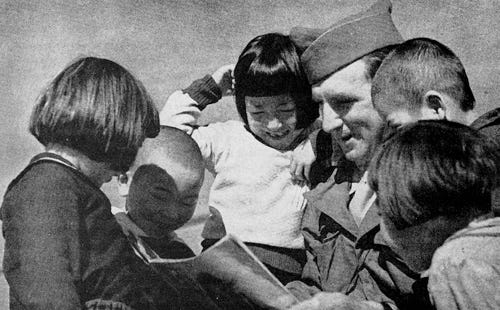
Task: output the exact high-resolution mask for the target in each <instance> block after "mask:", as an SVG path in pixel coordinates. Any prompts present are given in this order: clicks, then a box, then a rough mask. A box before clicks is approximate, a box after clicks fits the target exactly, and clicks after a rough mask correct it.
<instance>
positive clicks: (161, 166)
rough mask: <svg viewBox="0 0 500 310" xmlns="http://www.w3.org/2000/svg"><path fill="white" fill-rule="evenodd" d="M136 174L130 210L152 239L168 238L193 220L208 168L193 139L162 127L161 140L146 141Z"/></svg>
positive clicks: (159, 135) (136, 167)
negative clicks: (174, 231)
mask: <svg viewBox="0 0 500 310" xmlns="http://www.w3.org/2000/svg"><path fill="white" fill-rule="evenodd" d="M133 170H135V173H134V175H133V177H132V182H131V183H130V190H129V193H128V197H127V210H128V212H129V216H130V217H131V218H132V220H133V221H134V222H135V223H136V224H137V225H138V226H139V227H140V228H141V229H142V230H144V231H145V232H146V233H147V234H148V236H150V237H162V236H165V235H166V234H168V233H170V232H172V231H173V230H175V229H177V228H179V227H181V226H182V225H183V224H185V223H186V222H187V221H188V220H189V219H190V218H191V217H192V216H193V212H194V209H195V207H196V202H197V199H198V193H199V190H200V188H201V185H202V182H203V177H204V164H203V158H202V156H201V152H200V149H199V148H198V145H197V144H196V142H194V140H193V139H192V138H191V137H190V136H188V135H187V134H186V133H184V132H183V131H181V130H179V129H176V128H173V127H167V126H162V127H161V128H160V133H159V134H158V136H156V137H155V138H152V139H146V140H145V141H144V144H143V145H142V147H141V149H140V150H139V153H138V155H137V158H136V161H135V164H134V167H133Z"/></svg>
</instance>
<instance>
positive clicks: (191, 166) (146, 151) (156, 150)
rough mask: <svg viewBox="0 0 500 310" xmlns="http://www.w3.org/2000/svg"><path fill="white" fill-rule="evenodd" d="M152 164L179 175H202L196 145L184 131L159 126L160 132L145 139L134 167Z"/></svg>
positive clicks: (201, 158)
mask: <svg viewBox="0 0 500 310" xmlns="http://www.w3.org/2000/svg"><path fill="white" fill-rule="evenodd" d="M146 164H154V165H156V166H158V167H160V168H162V169H165V170H167V171H168V172H169V173H171V174H172V173H173V171H172V169H174V170H178V172H179V174H180V175H185V174H203V172H204V169H205V167H204V161H203V157H202V155H201V152H200V149H199V147H198V144H196V142H195V141H194V140H193V139H192V138H191V137H190V136H189V135H188V134H186V133H185V132H184V131H182V130H180V129H177V128H174V127H170V126H164V125H161V126H160V131H159V133H158V135H157V136H156V137H154V138H153V139H146V140H145V141H144V144H143V146H142V147H141V149H140V150H139V152H138V155H137V159H136V161H135V163H134V166H135V167H137V166H140V165H146Z"/></svg>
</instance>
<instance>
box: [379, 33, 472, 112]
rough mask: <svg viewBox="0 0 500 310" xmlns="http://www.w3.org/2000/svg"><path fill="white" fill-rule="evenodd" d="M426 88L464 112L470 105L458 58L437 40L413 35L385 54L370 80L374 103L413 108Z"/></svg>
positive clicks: (464, 77)
mask: <svg viewBox="0 0 500 310" xmlns="http://www.w3.org/2000/svg"><path fill="white" fill-rule="evenodd" d="M430 90H434V91H437V92H440V93H443V94H446V95H448V96H449V97H450V98H452V99H453V100H454V101H455V102H456V103H457V104H458V105H459V107H460V109H461V110H462V111H464V112H465V111H469V110H472V109H473V108H474V105H475V99H474V95H473V94H472V90H471V88H470V85H469V80H468V78H467V74H466V73H465V69H464V67H463V65H462V63H461V62H460V59H458V57H457V56H456V55H455V54H454V53H453V52H452V51H451V50H450V49H449V48H448V47H447V46H445V45H444V44H442V43H440V42H437V41H435V40H432V39H428V38H416V39H411V40H408V41H406V42H404V43H402V44H401V45H399V46H398V47H396V48H395V49H394V50H393V51H392V52H391V53H390V54H389V55H388V56H387V57H386V59H385V60H384V62H383V63H382V65H381V66H380V68H379V70H378V71H377V73H376V75H375V78H374V80H373V85H372V98H373V102H374V103H375V104H376V105H379V104H386V105H391V106H393V107H398V108H406V109H407V110H409V111H416V110H418V109H420V107H421V106H422V103H423V102H424V101H423V98H424V95H425V94H426V93H427V92H428V91H430Z"/></svg>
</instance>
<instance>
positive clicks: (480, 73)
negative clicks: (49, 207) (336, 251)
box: [0, 0, 500, 308]
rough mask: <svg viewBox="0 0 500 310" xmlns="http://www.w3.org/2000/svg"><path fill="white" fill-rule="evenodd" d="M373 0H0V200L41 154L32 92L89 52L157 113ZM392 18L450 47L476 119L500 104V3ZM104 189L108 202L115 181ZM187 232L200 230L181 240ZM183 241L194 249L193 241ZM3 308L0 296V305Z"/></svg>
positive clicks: (217, 111)
mask: <svg viewBox="0 0 500 310" xmlns="http://www.w3.org/2000/svg"><path fill="white" fill-rule="evenodd" d="M373 2H374V1H373V0H370V1H368V0H366V1H361V0H358V1H353V0H330V1H326V0H275V1H271V0H255V1H244V0H220V1H215V0H214V1H202V0H173V1H172V0H170V1H169V0H166V1H159V0H151V1H145V0H143V1H141V0H103V1H88V0H75V1H69V0H65V1H62V0H45V1H26V0H0V48H1V57H0V72H1V73H2V77H1V78H0V98H1V99H0V100H1V103H0V126H1V128H0V132H1V133H2V134H1V135H0V172H1V174H0V192H1V193H2V196H3V193H4V191H5V189H6V187H7V185H8V183H9V182H10V180H11V179H13V178H14V177H15V176H16V175H17V173H19V171H20V170H21V169H23V168H24V167H25V165H26V164H27V162H28V161H29V160H30V158H31V157H32V156H33V155H34V154H36V153H37V152H39V151H41V150H42V148H41V146H40V145H39V144H38V143H37V141H36V140H35V139H34V138H33V137H32V136H30V135H29V133H28V130H27V128H28V120H29V115H30V113H31V109H32V106H33V104H34V102H35V99H36V97H37V95H38V94H39V92H40V90H41V89H42V88H43V87H44V86H46V85H47V83H48V82H49V81H50V80H51V79H52V78H53V77H55V75H56V74H57V73H58V72H59V71H61V70H62V69H63V68H64V66H65V65H67V64H68V63H69V62H71V61H72V60H74V59H75V58H77V57H79V56H86V55H90V56H97V57H104V58H109V59H111V60H114V61H116V62H118V63H119V64H121V65H123V66H124V67H126V68H127V69H129V70H130V71H131V72H132V73H134V75H135V76H136V77H137V78H139V79H140V80H141V81H142V82H143V83H144V85H145V86H146V88H147V89H148V90H149V92H150V94H151V95H152V97H153V98H154V99H155V101H156V104H157V106H158V108H159V109H160V108H161V107H162V106H163V104H164V102H165V100H166V98H167V96H168V95H169V94H170V93H172V92H173V91H174V90H176V89H179V88H182V87H185V86H187V85H188V84H189V83H190V82H191V81H192V80H193V79H196V78H198V77H201V76H203V75H204V74H207V73H212V72H213V71H214V70H215V69H217V68H218V67H219V66H221V65H224V64H227V63H233V62H235V61H236V59H237V57H238V55H239V53H240V51H241V49H242V48H243V47H244V46H245V45H246V43H247V42H248V41H249V40H250V39H252V38H253V37H255V36H256V35H259V34H262V33H266V32H271V31H278V32H283V33H288V32H289V30H290V28H291V27H293V26H296V25H300V26H306V27H318V28H319V27H326V26H328V25H330V24H332V23H333V22H335V21H338V20H339V19H341V18H342V17H344V16H347V15H350V14H352V13H356V12H358V11H360V10H364V9H366V8H367V7H369V6H370V5H371V4H372V3H373ZM393 19H394V22H395V24H396V26H397V27H398V29H399V30H400V31H401V33H402V35H403V37H404V38H412V37H421V36H427V37H431V38H434V39H437V40H439V41H441V42H443V43H444V44H446V45H448V46H449V47H451V49H452V50H453V51H454V52H455V53H456V54H457V55H458V56H459V57H460V59H461V60H462V62H463V63H464V65H465V68H466V71H467V74H468V76H469V80H470V82H471V86H472V89H473V91H474V94H475V96H476V100H477V110H478V112H480V113H483V112H486V111H487V110H490V109H492V108H495V107H497V106H499V103H498V98H499V95H500V87H498V85H499V82H500V65H499V61H500V57H499V56H500V46H499V45H500V39H499V29H500V3H499V2H498V1H497V0H476V1H474V0H471V1H468V0H461V1H459V0H442V1H438V0H435V1H432V0H414V1H403V0H400V1H397V0H395V1H393ZM233 105H234V104H233V102H232V99H231V98H225V99H223V100H222V102H221V103H219V104H217V105H213V106H209V108H207V109H206V110H205V111H204V117H203V118H202V119H201V122H202V123H207V122H212V121H216V120H226V119H232V118H237V113H236V109H235V108H234V107H233ZM206 180H207V183H206V185H205V186H204V188H203V190H202V195H201V198H200V202H199V204H200V208H199V210H198V211H197V215H198V219H199V216H200V215H203V214H205V210H206V201H207V192H208V188H209V185H210V182H211V180H212V179H211V177H210V176H207V178H206ZM104 190H105V191H106V192H107V193H108V194H110V195H111V196H113V193H114V186H112V184H111V185H107V186H105V187H104ZM111 198H113V197H111ZM1 200H2V198H0V202H1ZM199 221H201V220H198V222H197V223H199ZM195 222H196V221H195ZM198 226H199V225H198ZM184 234H186V233H185V232H184ZM193 235H196V236H198V231H196V233H193V232H192V231H191V232H189V233H187V235H186V236H187V238H190V237H192V236H193ZM2 240H3V238H2ZM189 241H190V242H193V244H192V245H193V246H194V247H195V248H196V247H197V244H194V242H195V241H196V243H197V241H198V240H196V238H195V239H192V240H191V239H190V240H189ZM1 249H2V247H1V246H0V251H1ZM0 254H1V253H0ZM2 256H3V254H2ZM2 278H3V277H2ZM3 296H4V297H5V295H3ZM0 298H2V297H1V296H0ZM3 305H6V300H5V299H3V300H1V302H0V308H4V307H3Z"/></svg>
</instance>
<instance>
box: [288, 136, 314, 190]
mask: <svg viewBox="0 0 500 310" xmlns="http://www.w3.org/2000/svg"><path fill="white" fill-rule="evenodd" d="M315 160H316V155H315V154H314V151H313V148H312V145H311V140H309V139H306V140H304V141H303V142H302V143H301V144H299V145H297V147H296V148H295V150H293V153H292V162H291V164H290V174H291V175H292V180H294V181H308V180H309V172H310V171H311V165H312V163H313V162H314V161H315Z"/></svg>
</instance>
